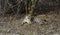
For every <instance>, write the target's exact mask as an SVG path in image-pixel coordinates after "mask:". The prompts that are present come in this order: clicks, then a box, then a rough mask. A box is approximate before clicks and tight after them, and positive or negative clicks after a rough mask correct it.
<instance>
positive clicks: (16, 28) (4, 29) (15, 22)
mask: <svg viewBox="0 0 60 35" xmlns="http://www.w3.org/2000/svg"><path fill="white" fill-rule="evenodd" d="M35 18H38V19H41V20H40V23H32V24H31V25H29V24H28V25H23V26H21V24H22V21H23V17H15V16H0V35H60V14H47V15H38V16H36V17H35Z"/></svg>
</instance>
